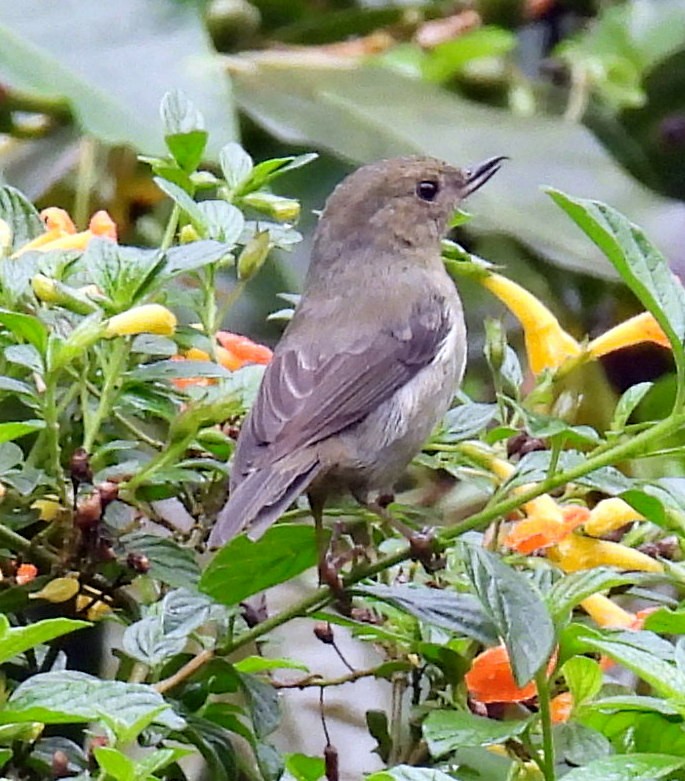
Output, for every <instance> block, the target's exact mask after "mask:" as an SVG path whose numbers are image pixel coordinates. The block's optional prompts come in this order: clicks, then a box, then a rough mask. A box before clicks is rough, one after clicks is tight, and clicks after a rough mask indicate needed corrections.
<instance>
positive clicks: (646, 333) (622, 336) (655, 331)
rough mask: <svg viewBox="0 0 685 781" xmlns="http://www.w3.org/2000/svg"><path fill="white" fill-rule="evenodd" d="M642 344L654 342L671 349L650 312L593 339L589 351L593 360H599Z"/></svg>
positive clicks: (632, 318)
mask: <svg viewBox="0 0 685 781" xmlns="http://www.w3.org/2000/svg"><path fill="white" fill-rule="evenodd" d="M642 342H654V343H655V344H660V345H661V346H662V347H669V348H670V346H671V343H670V342H669V341H668V337H667V336H666V334H665V333H664V332H663V330H662V328H661V326H660V325H659V323H657V321H656V320H655V319H654V317H653V315H652V314H650V313H649V312H643V313H642V314H639V315H636V316H635V317H631V318H630V320H626V321H625V322H624V323H620V324H619V325H617V326H614V328H611V329H610V330H608V331H606V333H603V334H602V335H601V336H598V337H597V338H596V339H593V340H592V341H591V342H590V344H589V345H588V348H587V349H588V353H589V354H590V355H592V357H593V358H599V357H600V356H602V355H606V354H607V353H611V352H613V351H614V350H620V349H621V348H622V347H629V346H630V345H632V344H640V343H642Z"/></svg>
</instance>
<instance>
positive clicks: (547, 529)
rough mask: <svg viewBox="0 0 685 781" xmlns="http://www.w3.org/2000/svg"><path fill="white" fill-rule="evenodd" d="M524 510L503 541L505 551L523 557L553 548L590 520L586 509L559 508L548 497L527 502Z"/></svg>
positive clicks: (579, 506)
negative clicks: (522, 515) (512, 551)
mask: <svg viewBox="0 0 685 781" xmlns="http://www.w3.org/2000/svg"><path fill="white" fill-rule="evenodd" d="M524 509H525V510H526V517H525V518H524V519H523V520H522V521H519V522H518V523H517V524H516V525H515V526H514V528H513V529H512V530H511V531H510V532H509V533H508V534H507V535H506V537H505V538H504V540H503V543H504V545H506V546H507V547H508V548H511V549H512V550H515V551H517V552H518V553H522V554H524V555H528V554H529V553H532V552H533V551H536V550H540V549H542V548H549V547H550V546H551V545H556V544H557V543H559V542H561V541H562V540H563V539H564V538H565V537H567V536H568V535H569V534H570V533H571V532H572V531H573V530H574V529H576V528H577V527H578V526H581V525H582V524H584V523H585V522H586V521H587V519H588V518H589V517H590V511H589V510H588V509H587V507H582V506H581V505H578V504H571V505H567V506H566V507H561V506H560V505H559V504H557V502H555V501H554V499H552V497H551V496H549V495H548V494H543V495H542V496H538V498H537V499H533V500H532V501H530V502H528V503H527V504H526V505H525V506H524Z"/></svg>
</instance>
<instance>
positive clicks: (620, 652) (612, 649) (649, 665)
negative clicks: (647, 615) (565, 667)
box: [581, 632, 685, 701]
mask: <svg viewBox="0 0 685 781" xmlns="http://www.w3.org/2000/svg"><path fill="white" fill-rule="evenodd" d="M638 634H639V635H641V636H642V640H643V642H645V641H648V640H649V638H650V637H651V638H653V639H655V640H659V639H660V638H659V636H658V635H654V634H652V633H651V632H640V633H638ZM581 639H582V642H583V643H584V644H585V645H586V646H587V647H589V648H591V649H592V650H593V651H598V652H599V653H601V654H605V655H606V656H608V657H610V658H611V659H613V660H614V661H615V662H617V663H618V664H621V665H623V666H624V667H627V668H628V669H629V670H632V671H633V672H634V673H635V675H638V676H639V677H640V678H642V679H643V680H644V681H647V683H649V684H650V686H652V687H653V688H654V691H655V692H657V693H659V694H660V695H661V696H662V697H666V698H671V699H675V700H680V701H682V700H684V699H685V673H683V672H682V670H679V669H678V668H677V667H676V666H675V664H671V663H670V662H669V661H667V660H666V659H664V658H659V656H657V655H656V654H655V653H654V649H653V647H648V646H644V645H643V646H642V647H639V646H638V645H637V642H638V637H631V636H630V635H628V634H627V633H619V634H618V635H617V637H616V639H614V638H613V637H612V636H611V635H610V636H608V637H602V636H596V635H595V634H593V635H592V636H591V635H589V634H587V635H583V636H582V637H581ZM629 640H630V642H628V641H629ZM662 642H665V641H662ZM668 645H670V644H668ZM671 650H672V647H671Z"/></svg>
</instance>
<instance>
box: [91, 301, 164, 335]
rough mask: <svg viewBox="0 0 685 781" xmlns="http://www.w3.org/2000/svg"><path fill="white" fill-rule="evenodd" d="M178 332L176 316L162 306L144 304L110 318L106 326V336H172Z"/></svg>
mask: <svg viewBox="0 0 685 781" xmlns="http://www.w3.org/2000/svg"><path fill="white" fill-rule="evenodd" d="M175 330H176V316H175V315H174V313H173V312H171V311H169V310H168V309H167V308H166V307H165V306H161V305H160V304H143V305H142V306H134V307H133V308H132V309H129V310H127V311H126V312H122V313H121V314H118V315H114V317H110V318H109V320H108V321H107V322H106V324H105V336H106V337H108V338H111V337H113V336H130V335H132V334H159V335H161V336H171V335H172V334H173V333H174V331H175Z"/></svg>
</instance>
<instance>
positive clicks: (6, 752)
mask: <svg viewBox="0 0 685 781" xmlns="http://www.w3.org/2000/svg"><path fill="white" fill-rule="evenodd" d="M10 759H12V749H11V748H0V770H2V768H3V767H5V765H6V764H7V763H8V762H9V761H10Z"/></svg>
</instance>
